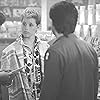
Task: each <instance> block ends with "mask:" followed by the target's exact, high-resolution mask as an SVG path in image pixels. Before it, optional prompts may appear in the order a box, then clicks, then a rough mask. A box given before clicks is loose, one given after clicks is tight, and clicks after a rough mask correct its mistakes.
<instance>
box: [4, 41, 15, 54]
mask: <svg viewBox="0 0 100 100" xmlns="http://www.w3.org/2000/svg"><path fill="white" fill-rule="evenodd" d="M14 45H15V42H13V43H11V44H10V45H9V46H7V47H6V48H5V49H4V50H3V51H2V52H3V53H6V54H7V53H8V52H10V51H12V50H15V49H14Z"/></svg>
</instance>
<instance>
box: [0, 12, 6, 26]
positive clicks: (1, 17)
mask: <svg viewBox="0 0 100 100" xmlns="http://www.w3.org/2000/svg"><path fill="white" fill-rule="evenodd" d="M5 20H6V17H5V15H4V13H3V12H2V11H0V25H2V24H3V23H4V22H5Z"/></svg>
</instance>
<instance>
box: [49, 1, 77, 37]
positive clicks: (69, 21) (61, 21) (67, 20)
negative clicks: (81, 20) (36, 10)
mask: <svg viewBox="0 0 100 100" xmlns="http://www.w3.org/2000/svg"><path fill="white" fill-rule="evenodd" d="M49 16H50V18H51V20H52V24H53V25H54V27H55V29H56V31H57V32H58V33H63V34H64V35H65V36H67V35H68V34H70V33H73V32H74V30H75V27H76V23H77V18H78V11H77V9H76V7H75V5H74V4H73V3H70V2H67V1H61V2H58V3H56V4H54V5H53V6H52V7H51V9H50V12H49Z"/></svg>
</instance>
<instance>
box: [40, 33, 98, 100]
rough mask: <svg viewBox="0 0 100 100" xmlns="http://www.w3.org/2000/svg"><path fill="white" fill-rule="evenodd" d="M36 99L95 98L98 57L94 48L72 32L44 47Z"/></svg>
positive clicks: (72, 99) (85, 99) (83, 99)
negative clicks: (40, 83) (42, 69)
mask: <svg viewBox="0 0 100 100" xmlns="http://www.w3.org/2000/svg"><path fill="white" fill-rule="evenodd" d="M44 60H45V62H44V67H45V70H44V82H43V87H42V91H41V97H40V100H96V95H97V87H98V85H97V82H98V80H97V71H98V70H97V69H98V60H97V55H96V52H95V51H94V49H93V48H92V47H91V46H90V45H89V44H87V43H86V42H85V41H83V40H80V39H78V38H77V37H76V36H75V35H74V34H70V35H69V36H68V37H64V36H62V37H60V38H59V39H57V40H56V41H55V42H54V44H53V45H52V46H51V47H50V48H49V49H48V50H47V52H46V55H45V59H44Z"/></svg>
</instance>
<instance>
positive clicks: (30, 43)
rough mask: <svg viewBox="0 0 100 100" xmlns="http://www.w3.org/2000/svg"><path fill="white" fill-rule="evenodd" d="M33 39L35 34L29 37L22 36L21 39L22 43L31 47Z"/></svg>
mask: <svg viewBox="0 0 100 100" xmlns="http://www.w3.org/2000/svg"><path fill="white" fill-rule="evenodd" d="M34 40H35V36H31V37H29V38H24V39H23V41H24V43H25V44H26V45H27V46H29V47H32V46H33V44H34Z"/></svg>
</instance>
